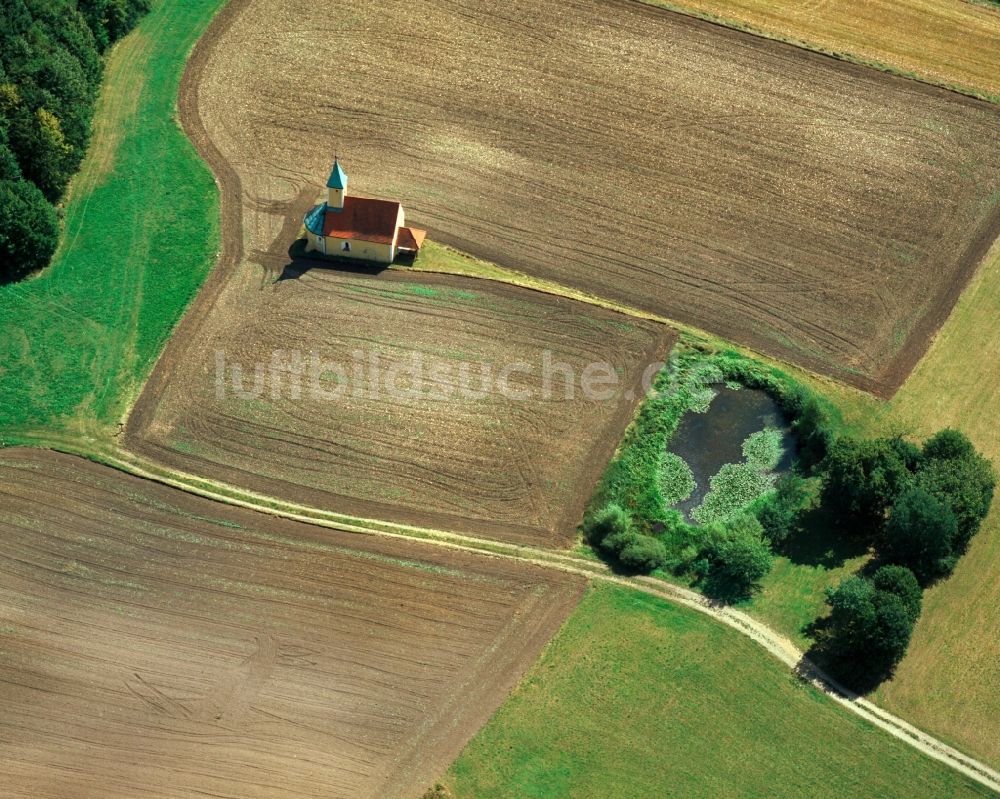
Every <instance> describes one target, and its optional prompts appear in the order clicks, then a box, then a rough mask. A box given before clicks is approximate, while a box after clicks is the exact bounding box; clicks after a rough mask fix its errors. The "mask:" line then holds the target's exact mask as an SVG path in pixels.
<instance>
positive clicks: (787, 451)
mask: <svg viewBox="0 0 1000 799" xmlns="http://www.w3.org/2000/svg"><path fill="white" fill-rule="evenodd" d="M713 389H714V390H715V392H716V396H715V398H714V399H713V400H712V402H711V404H710V405H709V407H708V410H707V411H706V412H705V413H696V412H694V411H689V412H688V413H686V414H685V415H684V416H683V417H682V418H681V421H680V424H679V425H678V427H677V431H676V432H675V433H674V435H673V437H672V438H671V439H670V441H669V443H668V444H667V452H672V453H674V454H675V455H678V456H679V457H681V458H682V459H683V460H684V461H685V462H686V463H687V465H688V466H689V467H690V469H691V473H692V475H693V476H694V480H695V483H696V488H695V490H694V493H693V494H692V495H691V496H690V497H688V498H687V499H686V500H684V501H683V502H679V503H677V504H676V505H674V507H675V508H677V509H678V510H680V511H681V512H683V513H684V516H685V518H687V519H688V520H689V521H690V520H691V511H692V510H694V509H695V508H697V507H698V506H699V505H701V503H702V501H703V500H704V499H705V496H706V494H708V491H709V483H710V481H711V479H712V477H713V476H714V475H716V474H717V473H718V472H719V470H720V469H721V468H722V467H723V466H725V465H726V464H727V463H741V462H743V460H744V457H743V442H744V441H745V440H746V439H747V438H748V437H749V436H751V435H753V434H754V433H757V432H759V431H761V430H764V429H765V428H770V429H774V430H778V431H780V433H781V445H782V449H783V454H782V455H781V458H780V460H779V461H778V462H777V465H776V466H775V467H774V469H773V472H774V473H776V474H780V473H782V472H785V471H788V470H789V469H790V468H791V465H792V459H793V458H794V455H795V440H794V436H793V435H792V433H791V431H790V429H789V427H788V423H787V421H786V420H785V418H784V416H783V414H782V412H781V409H780V408H779V407H778V404H777V403H776V402H775V401H774V400H773V399H772V398H771V397H770V396H769V395H768V394H767V393H766V392H764V391H761V390H759V389H753V388H740V389H734V388H729V387H727V386H724V385H719V386H714V387H713Z"/></svg>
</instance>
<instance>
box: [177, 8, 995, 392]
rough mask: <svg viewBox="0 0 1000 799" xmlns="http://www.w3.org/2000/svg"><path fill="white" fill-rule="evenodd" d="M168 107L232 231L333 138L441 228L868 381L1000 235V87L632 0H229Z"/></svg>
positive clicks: (287, 200)
mask: <svg viewBox="0 0 1000 799" xmlns="http://www.w3.org/2000/svg"><path fill="white" fill-rule="evenodd" d="M182 115H183V116H184V117H185V124H186V126H187V127H188V129H189V130H192V129H193V128H198V129H200V130H201V132H202V134H203V138H204V140H205V141H204V142H203V143H202V145H201V146H202V150H203V152H205V154H206V155H207V156H208V157H209V158H210V160H211V161H212V165H213V168H214V169H215V171H216V173H217V174H218V175H219V176H220V179H221V180H222V181H223V184H224V186H225V187H226V191H227V192H234V191H238V192H239V195H238V196H240V197H241V202H242V206H243V207H242V209H241V213H242V215H243V218H242V227H243V229H244V231H245V233H246V241H247V242H248V246H249V248H250V250H251V252H250V255H251V256H252V255H253V254H254V252H266V251H268V250H269V249H271V247H272V246H273V245H274V243H275V241H276V238H277V237H278V235H279V233H281V227H282V223H283V222H284V221H285V220H286V219H288V218H290V217H294V216H296V215H298V214H299V213H300V212H301V211H302V210H303V208H304V207H305V206H306V205H307V204H308V203H309V202H310V201H312V200H313V198H314V197H315V196H316V194H317V193H318V190H319V188H320V187H321V184H322V180H323V178H324V177H325V175H326V172H327V170H328V169H329V161H330V156H331V154H332V152H333V151H334V150H335V149H336V150H338V151H339V152H340V153H341V155H342V156H344V157H345V159H346V163H347V166H348V172H349V174H350V177H351V181H352V182H351V190H352V191H356V192H359V193H367V194H372V195H378V196H390V197H398V198H400V199H402V200H403V202H404V203H405V205H406V207H407V209H408V212H409V218H411V219H412V221H413V222H414V223H415V224H420V225H421V226H425V227H428V228H429V229H430V231H431V234H432V235H433V236H434V237H436V238H438V239H439V240H442V241H444V242H446V243H451V244H454V245H456V246H458V247H461V248H462V249H465V250H468V251H470V252H472V253H474V254H477V255H480V256H483V257H486V258H488V259H491V260H494V261H496V262H498V263H500V264H502V265H506V266H510V267H513V268H517V269H520V270H522V271H525V272H528V273H532V274H536V275H540V276H542V277H546V278H552V279H555V280H558V281H561V282H563V283H565V284H568V285H571V286H573V287H576V288H581V289H585V290H587V291H590V292H592V293H595V294H599V295H602V296H606V297H609V298H612V299H616V300H618V301H621V302H624V303H628V304H631V305H633V306H638V307H640V308H643V309H646V310H650V311H655V312H658V313H661V314H664V315H667V316H669V317H671V318H676V319H679V320H682V321H684V322H688V323H692V324H695V325H697V326H700V327H702V328H705V329H708V330H711V331H713V332H716V333H719V334H721V335H723V336H726V337H729V338H732V339H735V340H737V341H740V342H743V343H746V344H748V345H751V346H754V347H756V348H758V349H760V350H763V351H766V352H768V353H772V354H776V355H779V356H781V357H784V358H787V359H790V360H792V361H794V362H797V363H801V364H804V365H806V366H809V367H812V368H815V369H818V370H820V371H823V372H826V373H829V374H831V375H834V376H836V377H839V378H841V379H845V380H848V381H850V382H853V383H855V384H857V385H860V386H862V387H865V388H869V389H872V390H875V391H877V392H879V393H883V394H885V393H890V392H891V391H892V390H894V388H895V387H897V386H898V385H899V384H900V383H901V381H902V380H903V379H904V377H905V375H906V374H907V373H908V372H909V370H910V369H911V368H912V366H913V364H914V363H915V362H916V360H917V359H918V358H919V356H920V354H922V352H923V351H924V350H925V348H926V344H927V342H928V340H929V337H930V336H931V335H932V334H933V332H934V330H935V329H936V328H937V326H938V325H939V324H940V322H941V321H942V320H943V319H944V318H945V316H946V315H947V313H948V312H949V311H950V309H951V307H952V305H953V303H954V300H955V298H956V297H957V296H958V294H959V293H960V291H961V289H962V287H963V286H964V285H965V283H966V282H967V280H968V278H969V276H970V274H971V272H972V270H973V269H974V267H975V265H976V263H977V262H978V260H979V258H980V257H981V255H982V254H983V253H984V252H985V249H986V247H987V246H988V244H989V242H990V241H991V240H992V238H994V237H995V235H996V234H997V233H998V232H1000V112H998V110H997V109H996V108H994V107H992V106H989V105H988V104H985V103H980V102H977V101H973V100H970V99H969V98H966V97H963V96H960V95H957V94H954V93H950V92H948V91H945V90H941V89H937V88H933V87H929V86H927V85H924V84H921V83H918V82H915V81H910V80H906V79H902V78H896V77H892V76H889V75H886V74H883V73H879V72H876V71H874V70H870V69H865V68H862V67H857V66H854V65H851V64H846V63H842V62H838V61H835V60H832V59H829V58H826V57H823V56H819V55H816V54H813V53H808V52H806V51H803V50H800V49H796V48H793V47H790V46H785V45H781V44H778V43H775V42H772V41H765V40H761V39H757V38H755V37H752V36H748V35H745V34H743V33H740V32H736V31H732V30H728V29H725V28H720V27H717V26H713V25H710V24H707V23H704V22H701V21H698V20H694V19H690V18H687V17H684V16H681V15H677V14H673V13H670V12H667V11H664V10H662V9H656V8H651V7H647V6H644V5H642V4H639V3H634V2H625V0H573V1H572V2H569V3H567V2H562V1H561V0H560V1H559V2H557V0H532V2H514V3H505V4H503V5H502V7H501V6H498V5H497V4H495V3H489V2H485V0H482V2H480V1H479V0H473V2H468V3H454V2H450V0H418V1H417V2H410V1H409V0H406V1H405V2H404V1H403V0H398V1H397V0H375V2H371V3H365V4H363V5H360V6H357V5H354V6H349V5H347V4H342V3H337V2H332V1H326V0H319V2H306V1H305V0H292V2H289V3H271V2H265V1H264V0H233V2H232V3H230V5H229V6H228V7H227V9H226V10H225V11H224V12H223V15H222V16H221V17H220V19H219V20H218V21H217V22H216V23H215V25H214V26H213V28H212V29H211V30H210V31H209V33H208V35H207V38H206V39H204V40H203V42H202V44H201V46H199V48H198V50H197V51H196V54H195V56H194V60H193V61H192V64H191V67H190V69H189V79H188V81H187V88H186V92H185V96H184V97H183V98H182ZM195 117H197V119H195ZM194 138H195V139H196V140H197V139H198V136H197V135H194ZM206 143H207V144H209V145H210V146H208V147H206V146H205V144H206ZM286 232H288V231H286ZM290 232H291V233H292V234H294V230H292V231H290ZM231 234H232V235H235V230H233V231H231ZM287 243H288V242H285V246H286V247H287Z"/></svg>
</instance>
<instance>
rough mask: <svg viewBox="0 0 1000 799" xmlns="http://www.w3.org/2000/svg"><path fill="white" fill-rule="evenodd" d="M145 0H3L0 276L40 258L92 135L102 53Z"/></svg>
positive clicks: (4, 278) (46, 255) (15, 274)
mask: <svg viewBox="0 0 1000 799" xmlns="http://www.w3.org/2000/svg"><path fill="white" fill-rule="evenodd" d="M148 8H149V0H3V2H2V3H0V282H10V281H12V280H17V279H19V278H21V277H23V276H24V275H26V274H28V273H29V272H31V271H33V270H35V269H39V268H41V267H43V266H45V265H46V264H47V263H48V262H49V259H50V258H51V257H52V253H53V252H54V251H55V248H56V244H57V243H58V236H59V222H58V216H57V212H56V208H55V205H56V203H58V202H59V200H60V199H61V198H62V196H63V193H64V192H65V190H66V185H67V183H69V180H70V178H71V177H72V175H73V174H74V173H75V172H76V170H77V169H78V168H79V166H80V161H81V160H82V159H83V156H84V153H85V152H86V149H87V144H88V142H89V141H90V132H91V122H92V119H93V115H94V105H95V102H96V100H97V94H98V91H99V90H100V84H101V76H102V72H103V58H102V56H103V54H104V53H105V52H106V51H107V49H108V48H109V47H110V46H111V45H112V44H113V43H114V42H115V41H117V40H118V39H120V38H121V37H122V36H124V35H125V34H126V33H127V32H128V31H129V30H131V28H132V27H133V26H134V25H135V23H136V21H137V20H138V18H139V17H140V16H141V15H142V14H143V13H144V12H145V11H147V10H148Z"/></svg>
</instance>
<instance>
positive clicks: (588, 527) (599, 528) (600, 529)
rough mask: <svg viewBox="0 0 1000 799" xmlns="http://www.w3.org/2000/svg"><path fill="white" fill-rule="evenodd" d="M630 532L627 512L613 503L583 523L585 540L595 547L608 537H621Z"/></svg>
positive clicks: (630, 526) (630, 523)
mask: <svg viewBox="0 0 1000 799" xmlns="http://www.w3.org/2000/svg"><path fill="white" fill-rule="evenodd" d="M631 531H632V521H631V519H630V518H629V515H628V512H627V511H626V510H625V509H624V508H623V507H622V506H621V505H619V504H617V503H615V502H611V503H608V504H607V505H605V506H604V507H603V508H601V509H600V510H599V511H597V512H596V513H595V514H593V516H591V517H590V518H588V519H587V521H586V522H584V532H585V533H586V535H587V540H588V541H590V543H591V544H594V545H595V546H601V545H602V544H603V543H604V539H605V538H607V537H608V536H612V535H618V536H621V535H625V534H627V533H630V532H631Z"/></svg>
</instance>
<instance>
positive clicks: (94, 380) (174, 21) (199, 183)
mask: <svg viewBox="0 0 1000 799" xmlns="http://www.w3.org/2000/svg"><path fill="white" fill-rule="evenodd" d="M222 3H223V0H198V1H197V2H187V3H181V2H177V0H159V2H157V3H154V7H153V9H152V10H151V11H150V13H149V14H148V15H146V17H144V18H143V20H142V21H141V22H140V24H139V26H138V27H137V28H136V30H135V31H133V32H132V33H131V34H129V35H128V36H127V37H125V39H123V40H122V41H121V42H119V43H118V44H116V45H115V47H114V49H113V50H112V52H111V55H110V57H109V59H108V64H107V68H106V72H105V78H104V83H103V84H102V87H101V95H100V99H99V103H98V107H97V111H96V114H95V117H94V121H93V127H94V136H93V140H92V142H91V146H90V149H89V151H88V153H87V157H86V159H85V160H84V163H83V164H82V166H81V170H80V172H79V173H78V174H77V176H76V177H75V178H74V180H73V182H72V183H71V185H70V190H69V194H68V197H67V201H66V221H65V230H64V231H63V235H62V237H61V240H60V246H59V250H58V252H57V254H56V256H55V258H54V259H53V261H52V264H51V265H50V266H49V267H48V268H46V269H45V270H43V271H42V272H40V273H39V274H38V275H36V276H33V277H31V278H28V279H26V280H23V281H20V282H19V283H14V284H10V285H7V286H3V287H0V341H2V342H3V343H2V344H0V363H2V366H3V368H2V369H0V428H2V433H3V434H4V436H3V437H4V438H7V437H8V436H9V437H10V438H17V436H18V435H19V434H20V433H22V432H24V431H31V430H35V431H37V430H45V429H52V428H56V429H62V430H66V429H73V430H77V431H80V430H86V431H88V432H94V431H99V432H100V433H105V434H106V433H107V432H108V431H109V429H110V428H112V427H113V426H114V424H115V423H116V422H118V421H120V419H121V418H122V416H123V415H124V414H125V413H126V412H127V409H128V406H129V405H131V403H132V402H133V401H134V399H135V397H136V396H138V394H139V392H140V391H141V390H142V384H143V382H144V381H145V380H146V377H147V376H148V374H149V372H150V371H151V370H152V369H153V368H154V365H155V362H156V360H157V357H158V355H159V354H160V351H161V350H162V348H163V345H164V343H165V341H166V340H167V339H168V338H169V336H170V332H171V330H172V329H173V328H174V326H175V324H176V323H177V322H178V320H179V319H181V318H182V317H183V315H184V311H185V309H186V308H187V307H188V305H189V304H190V302H191V301H192V300H193V299H194V298H195V297H196V296H197V293H198V289H199V287H200V286H201V284H202V281H203V280H204V279H205V277H206V276H207V275H208V273H209V271H210V269H211V267H212V264H213V262H214V257H215V255H216V253H217V247H218V245H217V231H216V226H215V212H214V209H215V207H216V204H217V202H218V193H217V190H216V186H215V185H213V180H212V175H211V173H210V171H209V170H208V168H207V167H206V165H205V163H203V161H202V159H200V158H199V157H198V156H197V154H196V153H195V151H194V149H193V148H192V146H191V144H190V142H189V140H188V139H187V138H186V137H185V136H184V134H183V132H182V131H181V130H180V129H179V128H178V126H177V124H176V120H175V116H174V108H175V102H176V97H177V85H178V82H179V81H180V78H181V74H182V70H183V69H184V63H185V60H186V58H187V55H188V53H189V51H190V48H191V47H192V46H193V45H194V43H195V41H196V40H197V39H198V37H199V35H200V34H201V33H202V32H203V31H204V30H205V29H206V28H207V27H209V25H210V23H211V20H212V17H213V15H214V12H215V10H216V9H217V8H218V7H219V6H220V5H222Z"/></svg>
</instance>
